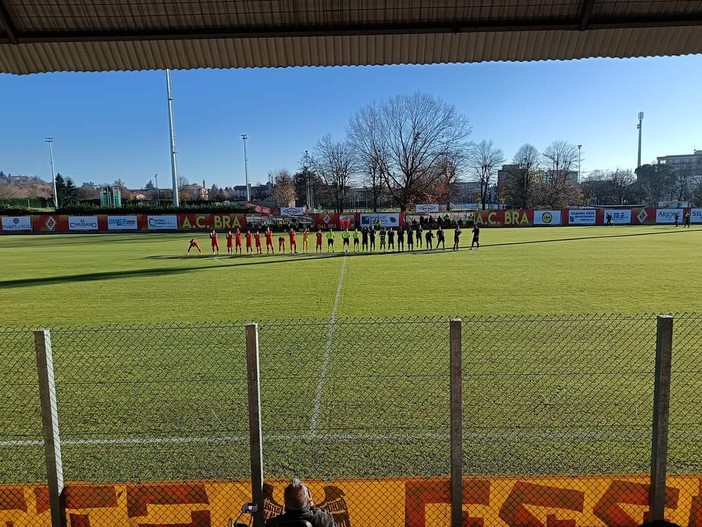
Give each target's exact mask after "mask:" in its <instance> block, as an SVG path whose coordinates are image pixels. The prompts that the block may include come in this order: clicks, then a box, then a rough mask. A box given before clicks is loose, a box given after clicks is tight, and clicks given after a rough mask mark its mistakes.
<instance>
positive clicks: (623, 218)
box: [602, 209, 631, 225]
mask: <svg viewBox="0 0 702 527" xmlns="http://www.w3.org/2000/svg"><path fill="white" fill-rule="evenodd" d="M607 216H611V217H612V224H613V225H629V224H630V223H631V209H605V210H604V216H603V218H602V221H603V223H605V224H606V223H607Z"/></svg>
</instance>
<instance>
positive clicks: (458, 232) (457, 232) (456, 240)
mask: <svg viewBox="0 0 702 527" xmlns="http://www.w3.org/2000/svg"><path fill="white" fill-rule="evenodd" d="M460 242H461V229H460V227H458V226H456V230H455V231H453V250H454V251H457V250H458V244H459V243H460Z"/></svg>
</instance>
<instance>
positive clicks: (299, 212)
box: [280, 207, 305, 216]
mask: <svg viewBox="0 0 702 527" xmlns="http://www.w3.org/2000/svg"><path fill="white" fill-rule="evenodd" d="M304 214H305V207H280V215H281V216H304Z"/></svg>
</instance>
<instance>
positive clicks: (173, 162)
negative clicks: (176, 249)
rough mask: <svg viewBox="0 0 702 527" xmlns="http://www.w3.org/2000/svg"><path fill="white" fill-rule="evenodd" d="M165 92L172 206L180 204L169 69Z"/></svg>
mask: <svg viewBox="0 0 702 527" xmlns="http://www.w3.org/2000/svg"><path fill="white" fill-rule="evenodd" d="M166 93H167V94H168V130H169V132H170V137H171V176H172V178H173V206H174V207H178V206H179V205H180V199H178V166H177V164H176V147H175V128H174V125H173V97H172V95H171V70H166Z"/></svg>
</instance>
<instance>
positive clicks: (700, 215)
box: [690, 209, 702, 223]
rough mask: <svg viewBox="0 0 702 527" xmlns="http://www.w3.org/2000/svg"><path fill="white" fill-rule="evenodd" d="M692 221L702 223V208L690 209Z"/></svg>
mask: <svg viewBox="0 0 702 527" xmlns="http://www.w3.org/2000/svg"><path fill="white" fill-rule="evenodd" d="M690 223H702V209H690Z"/></svg>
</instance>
